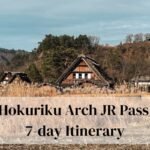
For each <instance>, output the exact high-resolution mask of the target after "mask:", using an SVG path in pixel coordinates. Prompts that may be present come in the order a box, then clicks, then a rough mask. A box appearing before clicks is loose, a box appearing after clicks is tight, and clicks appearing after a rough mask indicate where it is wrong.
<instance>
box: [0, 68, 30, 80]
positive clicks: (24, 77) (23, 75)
mask: <svg viewBox="0 0 150 150" xmlns="http://www.w3.org/2000/svg"><path fill="white" fill-rule="evenodd" d="M8 75H9V79H8V83H12V82H13V81H14V80H15V79H16V78H17V77H19V78H20V79H21V80H22V81H24V82H27V83H31V80H30V79H29V77H28V76H27V74H26V73H24V72H10V71H5V72H4V74H3V76H2V78H1V79H0V82H3V81H4V80H5V78H6V76H8Z"/></svg>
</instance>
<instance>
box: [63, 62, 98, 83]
mask: <svg viewBox="0 0 150 150" xmlns="http://www.w3.org/2000/svg"><path fill="white" fill-rule="evenodd" d="M74 73H90V74H91V80H98V78H97V76H96V74H95V73H93V71H92V70H91V68H90V67H89V66H88V65H87V64H86V63H85V62H84V61H81V62H80V63H79V65H78V66H77V67H76V68H75V69H74V70H73V71H72V72H71V73H70V74H69V76H68V77H67V78H66V79H65V80H63V81H62V84H74V83H75V82H76V81H78V80H84V79H75V78H74V76H73V74H74Z"/></svg>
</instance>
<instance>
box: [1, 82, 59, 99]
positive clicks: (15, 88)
mask: <svg viewBox="0 0 150 150" xmlns="http://www.w3.org/2000/svg"><path fill="white" fill-rule="evenodd" d="M0 88H1V89H0V96H1V97H7V96H10V97H23V96H25V97H38V96H39V97H41V96H55V95H56V94H57V92H56V88H55V87H50V86H43V87H37V86H35V85H24V84H9V85H6V86H3V87H0Z"/></svg>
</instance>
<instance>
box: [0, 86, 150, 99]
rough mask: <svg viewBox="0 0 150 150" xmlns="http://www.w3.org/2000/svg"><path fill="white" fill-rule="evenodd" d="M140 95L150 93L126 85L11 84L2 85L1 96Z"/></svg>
mask: <svg viewBox="0 0 150 150" xmlns="http://www.w3.org/2000/svg"><path fill="white" fill-rule="evenodd" d="M76 95H77V96H108V95H110V96H140V95H147V96H149V95H150V93H149V92H146V91H141V90H140V89H138V88H135V87H130V88H129V87H127V86H126V85H120V86H116V87H115V89H113V90H112V89H107V88H98V87H96V86H84V87H76V88H64V89H62V90H59V89H57V88H56V87H54V86H49V85H46V86H38V85H32V84H31V85H24V84H9V85H5V86H0V96H1V97H49V96H76Z"/></svg>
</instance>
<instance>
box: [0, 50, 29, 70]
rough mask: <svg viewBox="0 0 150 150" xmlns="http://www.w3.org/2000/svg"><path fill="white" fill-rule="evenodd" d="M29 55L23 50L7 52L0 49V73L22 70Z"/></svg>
mask: <svg viewBox="0 0 150 150" xmlns="http://www.w3.org/2000/svg"><path fill="white" fill-rule="evenodd" d="M30 55H31V53H30V52H27V51H24V50H8V49H4V48H0V72H2V71H6V70H7V71H9V70H10V71H13V70H14V71H16V70H18V71H19V70H20V71H21V70H23V68H24V66H25V65H26V62H27V61H28V60H29V58H30ZM22 67H23V68H22Z"/></svg>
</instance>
